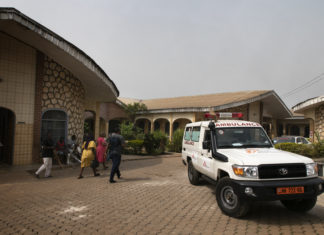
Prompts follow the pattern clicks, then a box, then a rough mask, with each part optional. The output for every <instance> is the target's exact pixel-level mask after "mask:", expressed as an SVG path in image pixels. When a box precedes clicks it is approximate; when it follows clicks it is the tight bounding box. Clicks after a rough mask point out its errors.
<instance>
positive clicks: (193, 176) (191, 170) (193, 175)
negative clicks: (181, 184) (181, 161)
mask: <svg viewBox="0 0 324 235" xmlns="http://www.w3.org/2000/svg"><path fill="white" fill-rule="evenodd" d="M199 178H200V173H199V172H198V171H197V170H196V169H195V167H194V166H193V164H192V162H191V161H188V179H189V181H190V183H191V184H192V185H199Z"/></svg>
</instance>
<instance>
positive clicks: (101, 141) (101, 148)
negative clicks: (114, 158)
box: [97, 133, 108, 169]
mask: <svg viewBox="0 0 324 235" xmlns="http://www.w3.org/2000/svg"><path fill="white" fill-rule="evenodd" d="M105 137H106V134H105V133H101V134H100V136H99V137H98V139H97V160H98V162H99V164H100V163H102V166H103V168H104V169H107V168H108V167H107V166H106V165H105V161H106V158H105V155H106V150H107V142H106V141H105Z"/></svg>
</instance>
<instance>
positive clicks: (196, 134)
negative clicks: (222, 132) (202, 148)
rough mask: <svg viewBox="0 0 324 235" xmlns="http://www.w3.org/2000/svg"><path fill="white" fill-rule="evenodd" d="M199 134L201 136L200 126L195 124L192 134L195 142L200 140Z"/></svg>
mask: <svg viewBox="0 0 324 235" xmlns="http://www.w3.org/2000/svg"><path fill="white" fill-rule="evenodd" d="M199 136H200V126H195V127H194V128H193V129H192V135H191V140H192V141H194V142H198V141H199Z"/></svg>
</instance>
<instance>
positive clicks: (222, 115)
mask: <svg viewBox="0 0 324 235" xmlns="http://www.w3.org/2000/svg"><path fill="white" fill-rule="evenodd" d="M205 118H207V119H218V118H243V113H215V114H210V113H206V114H205Z"/></svg>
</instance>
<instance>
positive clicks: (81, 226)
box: [0, 155, 324, 235]
mask: <svg viewBox="0 0 324 235" xmlns="http://www.w3.org/2000/svg"><path fill="white" fill-rule="evenodd" d="M38 166H39V165H32V166H28V167H13V168H10V169H7V168H1V169H0V233H1V234H262V235H263V234H324V195H322V196H320V197H319V198H318V203H317V205H316V207H315V208H314V209H313V210H311V211H310V212H308V213H306V214H298V213H293V212H290V211H288V210H286V209H285V208H284V207H283V206H281V204H280V203H279V202H261V203H255V204H254V205H253V207H252V210H251V212H250V214H249V215H248V216H246V217H245V218H243V219H235V218H231V217H228V216H225V215H223V214H222V213H221V211H220V209H219V208H218V206H217V204H216V200H215V194H214V186H213V185H210V184H208V183H202V185H201V186H193V185H190V183H189V182H188V179H187V172H186V168H185V166H184V165H183V164H182V162H181V158H180V155H169V156H168V155H164V156H162V157H135V156H133V157H132V156H124V161H123V162H122V165H121V173H122V179H120V180H118V182H117V183H116V184H109V183H108V175H109V172H110V167H111V165H110V164H109V169H108V170H102V169H101V168H100V173H101V176H100V177H93V176H92V175H91V170H90V169H87V170H86V171H85V174H84V176H85V177H84V178H83V179H81V180H78V179H77V175H78V173H79V168H74V169H73V168H64V169H60V168H57V167H56V168H55V169H54V170H53V178H48V179H45V178H41V179H36V178H34V177H33V175H32V174H31V173H30V172H32V171H33V170H34V169H36V168H37V167H38ZM100 167H101V166H100Z"/></svg>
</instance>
